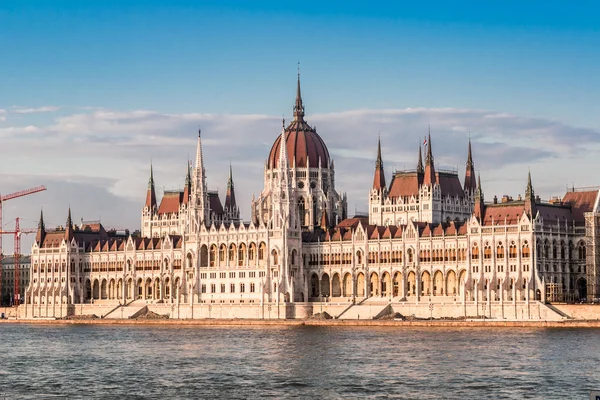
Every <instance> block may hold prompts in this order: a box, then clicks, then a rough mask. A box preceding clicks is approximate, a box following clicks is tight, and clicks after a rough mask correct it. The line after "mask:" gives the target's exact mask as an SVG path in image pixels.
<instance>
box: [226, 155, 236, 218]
mask: <svg viewBox="0 0 600 400" xmlns="http://www.w3.org/2000/svg"><path fill="white" fill-rule="evenodd" d="M225 213H226V214H227V218H228V219H230V220H232V221H235V220H238V219H240V211H239V208H238V206H237V204H236V202H235V190H234V187H233V171H232V168H231V163H230V164H229V179H228V180H227V195H226V196H225Z"/></svg>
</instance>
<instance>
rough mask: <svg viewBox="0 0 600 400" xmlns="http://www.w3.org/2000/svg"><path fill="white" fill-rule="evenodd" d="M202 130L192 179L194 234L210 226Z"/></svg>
mask: <svg viewBox="0 0 600 400" xmlns="http://www.w3.org/2000/svg"><path fill="white" fill-rule="evenodd" d="M201 134H202V130H200V129H198V142H197V144H196V164H195V166H194V171H193V177H192V196H191V200H192V201H191V207H190V216H191V221H190V228H191V230H192V232H196V231H197V230H198V229H200V225H201V224H204V225H205V226H207V225H209V224H210V220H209V215H210V205H209V203H208V189H207V187H206V172H205V170H204V159H203V157H202V139H201Z"/></svg>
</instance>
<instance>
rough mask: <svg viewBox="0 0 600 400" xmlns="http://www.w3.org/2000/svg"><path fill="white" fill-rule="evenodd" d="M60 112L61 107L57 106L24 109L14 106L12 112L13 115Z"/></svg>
mask: <svg viewBox="0 0 600 400" xmlns="http://www.w3.org/2000/svg"><path fill="white" fill-rule="evenodd" d="M58 110H60V107H57V106H42V107H37V108H24V107H18V106H14V107H12V109H11V110H10V112H11V113H12V114H36V113H47V112H55V111H58Z"/></svg>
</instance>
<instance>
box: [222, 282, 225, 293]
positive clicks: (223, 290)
mask: <svg viewBox="0 0 600 400" xmlns="http://www.w3.org/2000/svg"><path fill="white" fill-rule="evenodd" d="M221 293H225V284H224V283H221Z"/></svg>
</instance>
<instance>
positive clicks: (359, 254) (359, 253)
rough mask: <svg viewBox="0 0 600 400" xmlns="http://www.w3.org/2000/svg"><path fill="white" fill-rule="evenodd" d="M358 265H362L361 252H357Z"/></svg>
mask: <svg viewBox="0 0 600 400" xmlns="http://www.w3.org/2000/svg"><path fill="white" fill-rule="evenodd" d="M356 263H357V264H362V252H361V251H360V250H359V251H357V252H356Z"/></svg>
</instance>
